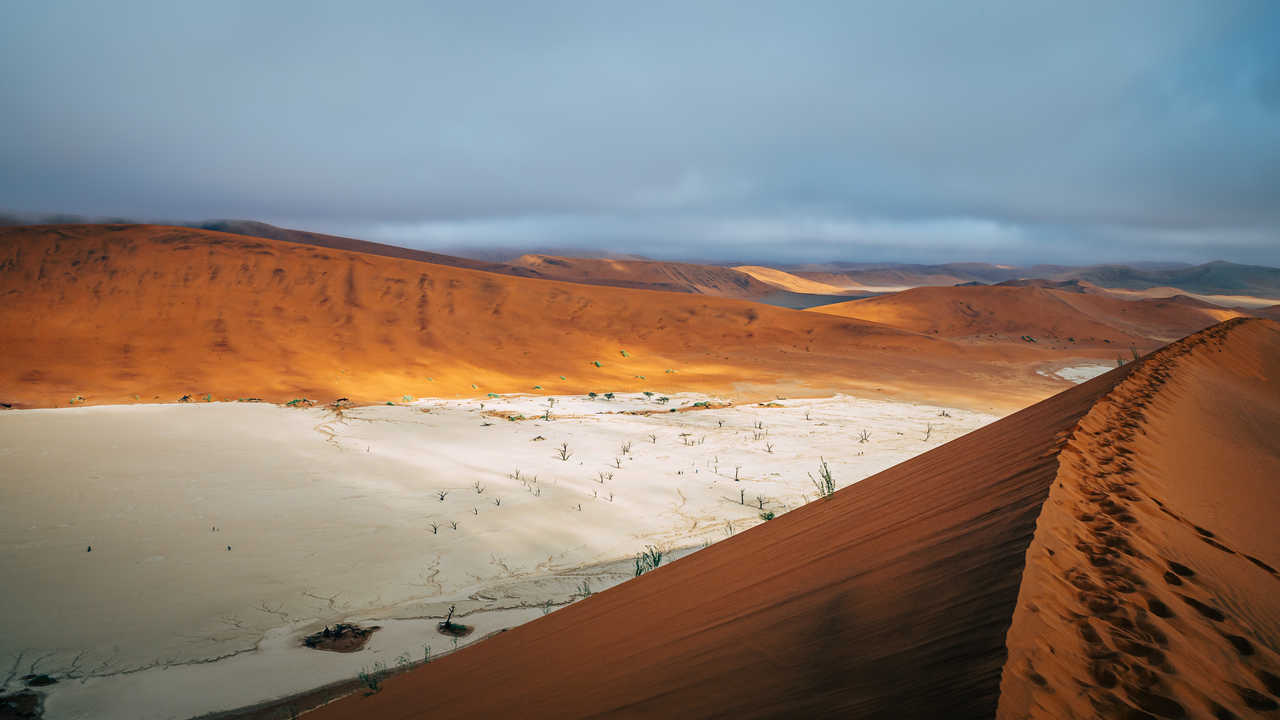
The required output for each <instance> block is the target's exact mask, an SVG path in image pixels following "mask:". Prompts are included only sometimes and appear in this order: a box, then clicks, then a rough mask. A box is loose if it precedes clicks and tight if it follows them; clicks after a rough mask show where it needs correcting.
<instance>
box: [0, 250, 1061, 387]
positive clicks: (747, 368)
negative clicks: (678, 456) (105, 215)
mask: <svg viewBox="0 0 1280 720" xmlns="http://www.w3.org/2000/svg"><path fill="white" fill-rule="evenodd" d="M0 332H3V337H4V349H3V350H0V357H2V358H3V361H4V362H3V363H0V402H3V403H10V404H13V405H15V406H18V407H33V406H66V405H67V404H68V403H71V402H73V401H74V402H76V403H79V402H85V403H89V404H94V403H119V402H131V401H135V400H140V401H144V402H150V401H156V400H159V401H163V402H174V401H176V400H177V399H178V398H180V397H182V396H185V395H190V396H191V398H192V399H193V400H200V399H203V398H204V397H205V396H206V393H207V394H208V396H209V397H211V398H212V399H215V400H218V399H228V398H229V399H237V398H248V397H258V398H263V399H265V400H269V401H277V402H279V401H287V400H290V399H293V398H297V397H307V398H311V399H315V400H321V401H330V400H333V399H335V398H340V397H347V398H350V399H352V400H354V401H358V402H384V401H399V400H400V399H401V398H402V397H403V396H406V395H408V396H415V397H416V396H449V395H483V394H484V393H486V392H496V393H510V392H545V393H555V394H572V393H585V392H587V391H592V390H594V391H599V392H603V391H618V392H621V391H638V390H655V391H658V392H675V391H681V390H690V391H698V392H737V393H739V394H740V395H746V396H750V395H751V393H755V394H756V395H759V396H763V397H772V395H773V394H775V393H779V392H781V393H785V394H801V393H805V394H810V395H819V394H829V393H831V392H833V391H841V390H845V391H862V392H874V391H877V390H883V391H885V393H886V395H889V394H894V393H896V394H897V395H898V396H899V397H901V398H904V399H915V400H921V401H925V402H937V403H948V404H953V406H962V407H975V408H980V409H996V410H1008V409H1012V408H1016V407H1019V406H1022V405H1025V404H1026V403H1028V402H1032V401H1034V400H1036V399H1039V398H1042V397H1044V396H1046V395H1048V394H1050V393H1051V392H1053V391H1054V390H1055V389H1057V388H1059V387H1061V384H1060V383H1055V382H1053V381H1051V380H1048V379H1046V378H1044V377H1041V376H1038V375H1036V373H1035V372H1034V369H1033V367H1032V366H1031V363H1030V362H1029V361H1028V359H1027V358H1028V357H1033V356H1034V358H1035V360H1041V361H1042V360H1044V359H1046V358H1044V357H1043V356H1040V355H1034V354H1033V355H1018V354H1017V353H1011V352H1008V351H1004V350H1000V351H997V350H994V349H988V348H973V347H963V346H960V345H957V344H955V343H952V342H949V341H947V340H943V339H937V338H927V337H924V336H921V335H918V334H914V333H910V332H906V331H903V330H897V329H893V328H889V327H885V326H882V325H876V324H873V323H866V322H862V321H857V320H850V319H847V318H838V317H834V316H828V315H822V314H817V313H806V312H799V311H793V310H786V309H781V308H774V307H769V306H764V305H760V304H757V303H752V302H746V301H740V300H731V299H724V298H713V297H705V296H695V295H688V294H677V293H662V292H652V291H643V290H628V289H622V288H613V287H597V286H590V285H581V284H569V283H560V282H555V281H550V280H541V279H529V278H518V277H510V276H506V275H500V274H494V273H488V272H480V271H476V270H471V269H465V268H458V267H451V266H445V265H439V264H433V263H427V262H419V261H415V260H410V259H403V258H394V257H386V256H383V255H374V254H368V253H358V252H349V251H342V250H336V249H332V248H324V247H316V246H314V245H308V244H297V243H291V242H284V241H277V240H266V239H257V238H249V237H245V236H241V235H231V234H224V233H218V232H210V231H200V230H191V229H188V228H175V227H164V226H130V225H120V226H87V225H76V226H42V227H25V228H23V227H18V228H6V229H4V230H0ZM623 351H626V355H625V356H624V354H623ZM596 363H599V365H598V366H597V365H596ZM667 370H671V371H672V372H667ZM561 376H564V378H566V379H564V380H561V379H560V378H561ZM535 386H539V387H540V390H539V389H535Z"/></svg>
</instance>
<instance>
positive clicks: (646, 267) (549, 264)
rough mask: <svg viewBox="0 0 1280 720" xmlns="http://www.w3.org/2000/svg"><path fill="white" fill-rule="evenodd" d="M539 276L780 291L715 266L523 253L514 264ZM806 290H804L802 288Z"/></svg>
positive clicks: (677, 288)
mask: <svg viewBox="0 0 1280 720" xmlns="http://www.w3.org/2000/svg"><path fill="white" fill-rule="evenodd" d="M512 264H513V265H516V266H518V267H522V268H527V269H528V270H530V271H532V272H534V273H537V275H538V277H545V278H550V279H553V280H563V281H566V282H576V283H587V284H590V285H612V286H614V287H629V288H643V289H646V290H666V291H669V292H686V293H697V294H699V295H712V296H715V297H731V298H745V299H757V298H762V297H765V296H767V295H769V294H771V293H773V292H776V291H777V288H775V287H774V286H772V285H769V284H766V283H763V282H760V281H759V280H757V279H755V278H754V277H752V276H750V275H748V274H747V273H743V272H739V271H737V270H734V269H732V268H727V267H719V266H716V265H696V264H693V263H678V262H659V261H655V260H609V259H604V258H571V257H557V256H553V255H522V256H521V257H519V258H517V259H516V260H515V261H514V262H513V263H512ZM801 292H805V291H801Z"/></svg>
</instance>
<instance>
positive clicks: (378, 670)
mask: <svg viewBox="0 0 1280 720" xmlns="http://www.w3.org/2000/svg"><path fill="white" fill-rule="evenodd" d="M386 672H387V665H386V663H384V662H382V661H381V660H379V661H378V662H376V663H374V664H373V668H372V669H369V668H361V669H360V682H362V683H364V686H365V687H367V688H369V692H367V693H365V694H366V695H372V694H374V693H376V692H378V691H379V690H381V689H382V676H383V675H385V674H386Z"/></svg>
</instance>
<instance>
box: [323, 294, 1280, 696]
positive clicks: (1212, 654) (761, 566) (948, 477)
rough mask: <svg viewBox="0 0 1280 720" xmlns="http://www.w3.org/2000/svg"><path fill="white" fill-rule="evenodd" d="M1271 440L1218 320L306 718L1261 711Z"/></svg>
mask: <svg viewBox="0 0 1280 720" xmlns="http://www.w3.org/2000/svg"><path fill="white" fill-rule="evenodd" d="M1277 436H1280V326H1278V325H1277V324H1275V323H1273V322H1269V321H1264V320H1233V321H1228V322H1226V323H1223V324H1220V325H1218V326H1215V327H1213V328H1211V329H1209V330H1206V331H1203V332H1201V333H1198V334H1196V335H1193V336H1191V337H1189V338H1187V339H1185V340H1182V341H1179V342H1177V343H1174V344H1172V345H1170V346H1168V347H1166V348H1164V349H1162V350H1160V351H1158V352H1156V353H1154V354H1152V355H1150V356H1148V357H1146V358H1144V359H1143V360H1142V361H1140V362H1134V363H1129V364H1126V365H1125V366H1123V367H1122V368H1118V369H1116V370H1114V371H1112V372H1110V373H1108V374H1106V375H1104V376H1102V377H1099V378H1097V379H1095V380H1093V381H1090V382H1088V383H1085V384H1083V385H1080V386H1078V387H1076V388H1073V389H1071V390H1067V391H1066V392H1063V393H1061V394H1059V395H1057V396H1055V397H1053V398H1051V399H1049V400H1046V401H1044V402H1042V403H1039V404H1037V405H1034V406H1032V407H1030V408H1027V409H1026V410H1023V411H1021V412H1018V413H1016V414H1014V415H1011V416H1009V417H1007V418H1005V419H1003V420H1001V421H999V422H996V423H994V424H992V425H989V426H987V427H985V428H982V429H980V430H977V431H975V432H973V433H971V434H969V435H966V436H964V437H962V438H960V439H957V440H954V441H952V442H950V443H948V444H946V445H944V446H942V447H940V448H938V449H936V450H933V451H931V452H929V453H926V454H924V455H921V456H919V457H917V458H915V459H912V460H909V461H907V462H905V463H902V464H900V465H897V466H895V467H893V468H891V469H889V470H887V471H885V472H883V473H880V474H878V475H875V476H872V477H870V478H868V479H866V480H863V481H862V482H859V483H857V484H855V485H853V486H851V487H849V488H846V489H844V490H842V491H839V492H837V493H836V494H835V495H834V496H832V497H830V498H828V499H824V500H819V501H816V502H813V503H810V504H808V505H806V506H804V507H801V508H799V509H797V510H794V511H792V512H789V513H787V514H785V515H782V516H780V517H779V518H777V519H775V520H773V521H771V522H766V523H764V524H763V525H760V526H758V527H756V528H753V529H752V530H750V531H747V532H745V533H742V534H740V535H737V536H735V537H733V538H730V539H728V540H725V541H723V542H720V543H718V544H715V545H713V546H711V547H709V548H707V549H704V550H702V551H700V552H697V553H695V554H693V555H691V556H689V557H687V558H684V559H681V560H679V561H677V562H675V563H673V564H671V565H669V566H665V567H660V568H658V569H657V570H655V571H653V572H651V573H648V574H646V575H644V576H643V577H641V578H639V579H637V580H634V581H632V582H628V583H624V584H623V585H620V586H618V587H615V588H612V589H610V590H607V591H604V592H601V593H598V594H596V595H593V596H591V597H589V598H587V599H585V600H582V601H580V602H577V603H574V604H573V605H570V606H569V607H567V608H565V609H562V610H559V611H557V612H555V613H552V614H551V615H548V616H546V617H542V618H539V619H537V620H535V621H533V622H531V623H528V624H526V625H523V626H520V627H517V628H514V629H512V630H510V631H507V632H505V633H502V634H500V635H497V636H496V637H493V638H491V639H489V640H486V641H485V642H483V643H480V644H478V645H476V646H474V647H471V648H467V649H466V650H464V651H462V652H459V653H457V654H456V655H450V656H446V657H443V658H441V659H439V660H437V661H435V662H432V663H431V664H429V665H425V666H423V667H420V668H418V669H416V670H414V671H411V672H409V673H407V674H405V675H403V676H398V677H393V678H391V679H389V680H387V681H386V682H385V683H384V687H383V689H382V691H381V692H380V693H378V694H376V695H372V696H367V697H366V696H361V695H353V696H350V697H347V698H345V699H343V700H341V701H338V702H336V703H334V704H331V705H329V706H326V707H324V708H321V709H320V710H318V711H317V712H316V717H317V718H319V719H321V720H339V719H342V718H363V717H384V718H399V719H403V720H407V719H409V718H419V717H422V718H425V717H433V718H436V717H491V716H500V715H503V714H506V713H510V712H511V711H512V709H513V708H519V713H520V715H521V716H522V717H530V718H542V717H547V718H550V717H557V718H561V717H588V716H592V717H594V716H603V715H608V716H619V717H654V716H670V717H682V718H684V717H818V716H840V717H895V718H899V717H901V718H940V717H946V718H990V717H993V716H995V717H1000V718H1026V717H1033V718H1092V717H1114V718H1122V717H1123V718H1137V717H1144V718H1152V717H1157V718H1183V717H1218V718H1226V717H1241V718H1242V717H1254V716H1257V715H1258V713H1259V712H1261V711H1267V710H1275V709H1277V707H1278V705H1277V699H1278V698H1280V653H1278V652H1277V650H1278V649H1280V592H1278V591H1280V584H1278V583H1280V573H1278V572H1277V570H1276V569H1275V568H1277V567H1280V529H1277V525H1276V524H1275V522H1274V518H1275V517H1276V514H1277V512H1280V494H1278V493H1276V492H1275V487H1274V481H1275V478H1277V477H1280V451H1278V449H1277V446H1276V444H1275V442H1274V438H1275V437H1277ZM851 447H852V446H851Z"/></svg>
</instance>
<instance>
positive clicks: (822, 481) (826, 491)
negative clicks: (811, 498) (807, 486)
mask: <svg viewBox="0 0 1280 720" xmlns="http://www.w3.org/2000/svg"><path fill="white" fill-rule="evenodd" d="M819 460H820V461H821V463H822V464H821V465H819V466H818V477H814V476H813V473H809V480H810V481H811V482H812V483H813V486H814V487H815V488H817V490H818V495H819V496H820V497H824V498H825V497H831V495H832V494H833V493H834V492H835V491H836V483H835V480H834V479H833V478H832V477H831V468H829V467H827V461H826V459H824V458H819Z"/></svg>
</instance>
